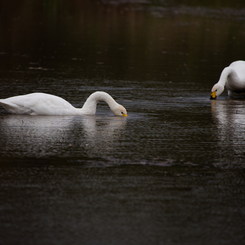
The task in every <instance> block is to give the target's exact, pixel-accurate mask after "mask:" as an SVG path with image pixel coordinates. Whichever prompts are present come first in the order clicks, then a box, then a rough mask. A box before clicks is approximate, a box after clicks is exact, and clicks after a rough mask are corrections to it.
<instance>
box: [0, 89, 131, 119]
mask: <svg viewBox="0 0 245 245" xmlns="http://www.w3.org/2000/svg"><path fill="white" fill-rule="evenodd" d="M99 101H104V102H106V103H107V104H108V106H109V107H110V109H111V111H112V112H113V113H114V114H115V115H116V116H127V111H126V109H125V108H124V107H123V106H122V105H120V104H118V103H117V102H116V101H115V100H114V99H113V98H112V97H111V96H110V95H109V94H108V93H106V92H101V91H97V92H94V93H92V94H91V95H90V96H89V97H88V99H87V100H86V102H85V103H84V105H83V107H82V108H81V109H80V108H75V107H73V106H72V105H71V104H70V103H69V102H68V101H66V100H64V99H63V98H61V97H58V96H55V95H52V94H46V93H31V94H26V95H19V96H14V97H10V98H7V99H0V104H1V105H2V106H3V107H4V108H5V109H6V110H7V111H8V112H10V113H13V114H28V115H45V116H56V115H57V116H73V115H95V113H96V107H97V103H98V102H99Z"/></svg>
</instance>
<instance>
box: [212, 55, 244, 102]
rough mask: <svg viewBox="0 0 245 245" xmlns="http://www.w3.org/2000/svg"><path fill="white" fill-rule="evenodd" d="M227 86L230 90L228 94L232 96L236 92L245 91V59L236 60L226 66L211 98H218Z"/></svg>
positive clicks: (213, 89)
mask: <svg viewBox="0 0 245 245" xmlns="http://www.w3.org/2000/svg"><path fill="white" fill-rule="evenodd" d="M225 88H226V89H227V90H228V96H232V94H233V93H234V92H235V93H244V92H245V61H242V60H238V61H234V62H232V63H231V64H230V65H229V66H228V67H225V68H224V70H223V71H222V73H221V75H220V79H219V81H218V82H217V83H216V84H215V85H214V86H213V88H212V90H211V97H210V99H216V98H217V97H218V96H219V95H220V94H222V92H223V91H224V89H225Z"/></svg>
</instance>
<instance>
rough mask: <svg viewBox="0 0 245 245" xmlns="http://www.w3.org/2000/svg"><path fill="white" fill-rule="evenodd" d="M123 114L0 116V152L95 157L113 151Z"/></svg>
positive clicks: (9, 154)
mask: <svg viewBox="0 0 245 245" xmlns="http://www.w3.org/2000/svg"><path fill="white" fill-rule="evenodd" d="M126 122H127V121H126V118H125V117H99V116H64V117H60V116H28V115H4V116H1V117H0V145H1V147H0V153H1V155H2V156H5V157H53V156H59V157H78V156H88V157H90V156H98V155H99V154H102V153H103V154H107V153H108V152H111V151H113V150H114V148H115V147H116V146H117V141H118V139H119V138H120V136H122V135H123V132H124V127H125V125H126Z"/></svg>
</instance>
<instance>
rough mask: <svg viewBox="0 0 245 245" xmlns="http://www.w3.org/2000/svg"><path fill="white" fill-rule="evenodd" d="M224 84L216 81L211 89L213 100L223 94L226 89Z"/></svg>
mask: <svg viewBox="0 0 245 245" xmlns="http://www.w3.org/2000/svg"><path fill="white" fill-rule="evenodd" d="M224 89H225V88H224V86H223V85H222V84H220V83H216V84H215V85H214V86H213V88H212V89H211V97H210V99H211V100H214V99H216V98H217V97H218V96H219V95H221V94H222V93H223V91H224Z"/></svg>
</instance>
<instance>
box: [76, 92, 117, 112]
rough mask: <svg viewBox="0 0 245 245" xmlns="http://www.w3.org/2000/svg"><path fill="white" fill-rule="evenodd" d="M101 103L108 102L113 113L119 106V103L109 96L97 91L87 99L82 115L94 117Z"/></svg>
mask: <svg viewBox="0 0 245 245" xmlns="http://www.w3.org/2000/svg"><path fill="white" fill-rule="evenodd" d="M99 101H104V102H106V103H107V104H108V105H109V107H110V109H111V110H112V111H113V109H114V108H115V107H116V106H117V105H118V103H117V102H116V101H115V100H114V99H113V98H112V97H111V96H110V95H109V94H107V93H105V92H100V91H97V92H95V93H93V94H91V95H90V96H89V97H88V98H87V100H86V102H85V103H84V105H83V107H82V109H81V111H82V113H84V114H90V115H94V114H95V113H96V107H97V103H98V102H99Z"/></svg>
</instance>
